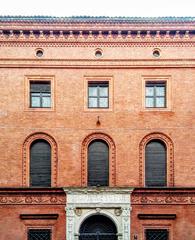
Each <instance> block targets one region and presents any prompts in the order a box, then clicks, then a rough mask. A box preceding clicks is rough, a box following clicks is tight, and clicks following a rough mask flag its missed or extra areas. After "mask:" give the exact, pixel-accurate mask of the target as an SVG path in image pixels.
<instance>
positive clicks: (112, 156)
mask: <svg viewBox="0 0 195 240" xmlns="http://www.w3.org/2000/svg"><path fill="white" fill-rule="evenodd" d="M94 140H102V141H105V142H106V143H107V144H108V146H109V186H115V185H116V147H115V143H114V141H113V139H112V138H111V137H110V136H109V135H108V134H105V133H102V132H98V133H91V134H89V135H88V136H87V137H85V139H84V140H83V142H82V147H81V185H82V186H83V187H84V186H87V161H88V146H89V144H90V143H91V142H92V141H94Z"/></svg>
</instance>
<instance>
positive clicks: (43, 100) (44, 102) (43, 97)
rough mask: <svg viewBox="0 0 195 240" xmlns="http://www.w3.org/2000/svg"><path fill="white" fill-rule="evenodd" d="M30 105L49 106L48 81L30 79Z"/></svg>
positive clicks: (33, 106) (49, 87)
mask: <svg viewBox="0 0 195 240" xmlns="http://www.w3.org/2000/svg"><path fill="white" fill-rule="evenodd" d="M30 107H31V108H51V83H50V81H30Z"/></svg>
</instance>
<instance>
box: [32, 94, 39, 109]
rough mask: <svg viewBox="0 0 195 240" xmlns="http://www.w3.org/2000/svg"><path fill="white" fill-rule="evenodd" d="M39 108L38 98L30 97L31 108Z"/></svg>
mask: <svg viewBox="0 0 195 240" xmlns="http://www.w3.org/2000/svg"><path fill="white" fill-rule="evenodd" d="M40 106H41V101H40V97H34V96H32V97H31V107H40Z"/></svg>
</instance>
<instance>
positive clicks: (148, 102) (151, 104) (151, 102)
mask: <svg viewBox="0 0 195 240" xmlns="http://www.w3.org/2000/svg"><path fill="white" fill-rule="evenodd" d="M146 107H154V98H147V97H146Z"/></svg>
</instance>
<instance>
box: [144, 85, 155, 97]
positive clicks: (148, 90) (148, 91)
mask: <svg viewBox="0 0 195 240" xmlns="http://www.w3.org/2000/svg"><path fill="white" fill-rule="evenodd" d="M146 96H154V88H153V87H146Z"/></svg>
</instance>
